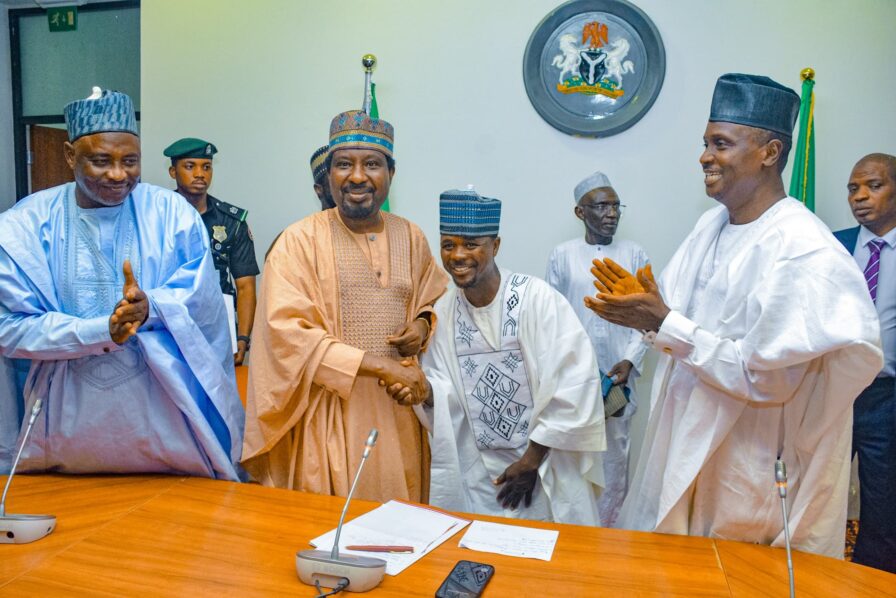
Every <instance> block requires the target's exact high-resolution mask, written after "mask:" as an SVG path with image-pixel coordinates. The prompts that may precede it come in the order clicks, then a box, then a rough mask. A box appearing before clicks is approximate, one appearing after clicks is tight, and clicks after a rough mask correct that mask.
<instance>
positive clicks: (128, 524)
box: [0, 475, 896, 598]
mask: <svg viewBox="0 0 896 598" xmlns="http://www.w3.org/2000/svg"><path fill="white" fill-rule="evenodd" d="M4 482H5V478H4V477H3V476H0V484H3V483H4ZM342 504H343V501H342V499H339V498H334V497H329V496H317V495H312V494H303V493H299V492H290V491H286V490H277V489H271V488H263V487H260V486H257V485H250V484H236V483H231V482H220V481H213V480H206V479H196V478H180V477H165V476H61V475H40V476H25V475H22V476H19V477H17V478H16V480H15V481H14V482H13V485H12V490H11V492H10V498H9V501H8V505H7V511H8V512H11V513H50V514H54V515H56V516H57V518H58V523H57V527H56V531H54V532H53V533H52V534H51V535H49V536H47V537H46V538H44V539H42V540H39V541H37V542H35V543H32V544H24V545H15V544H0V595H3V596H7V595H8V596H52V595H60V594H62V595H107V596H108V595H126V596H137V595H140V596H145V595H168V596H206V595H208V596H275V595H292V596H314V595H316V592H315V590H314V589H313V588H312V587H310V586H306V585H303V584H302V583H300V582H299V580H298V578H297V577H296V572H295V553H296V551H297V550H299V549H304V548H308V547H309V545H308V540H309V539H311V538H314V537H316V536H318V535H319V534H322V533H324V532H326V531H327V530H330V529H332V528H333V527H334V526H335V524H336V522H337V520H338V518H339V513H340V511H341V510H342ZM375 506H376V503H371V502H364V501H353V503H352V507H351V509H350V513H349V519H350V518H352V517H355V516H357V515H360V514H362V513H364V512H366V511H368V510H370V509H372V508H374V507H375ZM477 518H478V519H483V520H489V521H507V520H503V519H500V518H494V517H477ZM514 523H518V524H519V523H522V524H524V525H531V526H532V527H542V528H552V529H559V530H560V537H559V540H558V542H557V547H556V549H555V551H554V557H553V559H552V560H551V561H550V562H544V561H537V560H530V559H522V558H513V557H506V556H500V555H496V554H490V553H484V552H474V551H471V550H466V549H462V548H458V546H457V543H458V540H459V539H460V537H461V535H462V533H463V532H461V533H459V534H458V535H455V536H454V537H453V538H451V539H449V540H448V541H447V542H445V543H444V544H442V546H440V547H439V548H437V549H436V550H434V551H433V552H432V553H430V554H429V555H427V556H425V557H424V558H422V559H421V560H420V561H418V562H417V563H415V564H414V565H412V566H411V567H410V568H409V569H407V570H406V571H404V572H403V573H402V574H401V575H398V576H396V577H391V576H388V575H387V576H386V578H385V579H384V581H383V583H382V585H381V586H380V587H379V588H377V589H375V590H373V591H372V592H370V594H371V595H376V596H433V594H434V593H435V590H436V588H438V586H439V585H440V584H441V582H442V580H443V579H444V578H445V576H446V575H447V574H448V572H449V571H450V570H451V568H452V567H453V566H454V563H455V562H456V561H458V560H462V559H466V560H473V561H480V562H485V563H490V564H492V565H494V566H495V569H496V572H495V576H494V578H493V579H492V581H491V582H490V583H489V585H488V587H487V588H486V591H485V593H484V597H485V598H489V597H492V598H498V597H501V598H503V597H524V596H564V597H565V596H603V595H606V596H633V595H636V596H659V595H662V596H787V595H788V589H787V569H786V564H785V555H784V551H783V550H780V549H772V548H767V547H761V546H753V545H749V544H741V543H739V542H727V541H717V540H711V539H708V538H688V537H682V536H669V535H662V534H649V533H643V532H629V531H622V530H612V529H600V528H589V527H580V526H574V525H555V524H546V523H535V522H518V521H515V522H514ZM793 560H794V568H795V572H796V588H797V594H798V595H801V596H812V597H817V596H838V597H843V596H894V595H896V575H890V574H887V573H883V572H881V571H876V570H874V569H870V568H867V567H862V566H860V565H854V564H851V563H846V562H843V561H837V560H833V559H828V558H825V557H820V556H815V555H809V554H803V553H795V554H794V559H793ZM343 595H347V596H350V595H351V594H343Z"/></svg>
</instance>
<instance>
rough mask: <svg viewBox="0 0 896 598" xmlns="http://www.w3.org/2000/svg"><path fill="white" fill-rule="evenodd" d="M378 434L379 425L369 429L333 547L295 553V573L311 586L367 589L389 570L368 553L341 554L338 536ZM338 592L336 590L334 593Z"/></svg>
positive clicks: (381, 578) (384, 564)
mask: <svg viewBox="0 0 896 598" xmlns="http://www.w3.org/2000/svg"><path fill="white" fill-rule="evenodd" d="M378 435H379V433H378V432H377V431H376V428H374V429H372V430H370V436H368V437H367V442H366V443H365V446H364V454H363V455H362V456H361V464H360V465H359V466H358V472H357V473H356V474H355V481H354V482H352V487H351V489H350V490H349V492H348V496H347V497H346V499H345V506H344V507H342V516H341V517H339V525H337V526H336V537H335V538H334V539H333V549H332V550H301V551H299V552H297V553H296V572H297V573H298V574H299V579H300V580H302V582H303V583H307V584H308V585H311V586H317V588H318V591H320V586H326V587H328V588H334V589H336V590H337V591H338V590H347V591H349V592H366V591H368V590H372V589H373V588H375V587H376V586H378V585H379V584H380V582H381V581H382V580H383V575H385V573H386V561H384V560H382V559H376V558H372V557H367V556H356V555H352V554H344V555H340V554H339V536H340V535H341V534H342V524H343V523H344V522H345V514H346V513H347V512H348V504H349V503H350V502H351V500H352V495H353V494H354V493H355V486H357V485H358V478H359V477H361V470H362V469H363V468H364V463H365V462H366V461H367V457H369V456H370V451H371V449H372V448H373V445H375V444H376V437H377V436H378ZM333 593H335V592H333Z"/></svg>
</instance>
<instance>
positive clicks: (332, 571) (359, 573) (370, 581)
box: [296, 550, 386, 592]
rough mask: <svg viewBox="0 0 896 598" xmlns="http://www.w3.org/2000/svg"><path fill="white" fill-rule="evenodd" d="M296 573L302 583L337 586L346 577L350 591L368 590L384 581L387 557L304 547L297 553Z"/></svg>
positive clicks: (348, 590)
mask: <svg viewBox="0 0 896 598" xmlns="http://www.w3.org/2000/svg"><path fill="white" fill-rule="evenodd" d="M296 573H298V575H299V579H300V580H301V581H302V583H306V584H308V585H309V586H313V585H315V583H314V582H315V581H319V582H320V585H322V586H326V587H328V588H335V587H336V586H337V585H339V581H340V580H341V579H342V578H343V577H344V578H346V579H348V580H349V584H348V586H346V587H345V590H346V591H347V592H367V591H368V590H372V589H373V588H375V587H377V586H378V585H380V582H381V581H383V575H385V574H386V561H384V560H382V559H375V558H372V557H368V556H356V555H353V554H341V555H339V556H338V557H337V558H335V559H334V558H331V557H330V551H329V550H300V551H299V552H297V553H296Z"/></svg>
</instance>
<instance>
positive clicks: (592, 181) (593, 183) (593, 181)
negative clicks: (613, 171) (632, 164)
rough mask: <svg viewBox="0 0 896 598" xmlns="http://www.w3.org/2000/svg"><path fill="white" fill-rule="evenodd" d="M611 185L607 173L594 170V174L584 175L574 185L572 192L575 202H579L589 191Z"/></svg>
mask: <svg viewBox="0 0 896 598" xmlns="http://www.w3.org/2000/svg"><path fill="white" fill-rule="evenodd" d="M612 186H613V185H611V184H610V179H608V178H607V175H605V174H604V173H602V172H595V173H594V174H592V175H589V176H587V177H585V179H584V180H583V181H582V182H581V183H579V184H578V185H576V189H575V191H574V192H573V193H574V195H575V197H576V203H579V201H581V199H582V198H583V197H584V196H585V194H586V193H588V192H590V191H594V190H595V189H600V188H601V187H612Z"/></svg>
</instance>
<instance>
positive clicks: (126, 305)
mask: <svg viewBox="0 0 896 598" xmlns="http://www.w3.org/2000/svg"><path fill="white" fill-rule="evenodd" d="M121 269H122V272H123V273H124V287H123V288H122V297H123V298H122V300H121V301H119V302H118V305H116V306H115V311H113V312H112V315H111V316H110V317H109V335H110V336H111V337H112V341H113V342H115V343H116V344H119V345H120V344H122V343H124V342H125V341H126V340H128V339H129V338H131V337H132V336H134V335H135V334H137V329H138V328H140V326H142V325H143V322H145V321H146V318H147V317H149V299H148V298H147V297H146V293H144V292H143V289H141V288H140V286H139V285H138V284H137V280H136V279H135V278H134V271H133V270H132V269H131V262H130V260H125V261H124V265H123V266H122V268H121Z"/></svg>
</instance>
